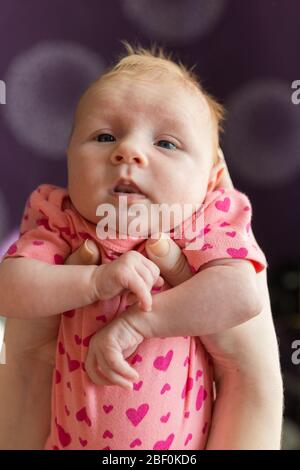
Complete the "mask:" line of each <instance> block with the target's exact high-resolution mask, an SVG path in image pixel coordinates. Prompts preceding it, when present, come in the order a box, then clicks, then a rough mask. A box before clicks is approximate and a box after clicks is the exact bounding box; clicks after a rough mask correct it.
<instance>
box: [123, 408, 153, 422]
mask: <svg viewBox="0 0 300 470" xmlns="http://www.w3.org/2000/svg"><path fill="white" fill-rule="evenodd" d="M148 411H149V405H148V404H147V403H143V404H142V405H140V406H139V407H138V409H137V410H136V409H134V408H129V409H128V410H126V416H127V418H128V419H129V420H130V421H131V423H132V424H133V426H137V425H138V424H139V423H140V422H141V421H142V419H144V417H145V416H146V414H147V413H148Z"/></svg>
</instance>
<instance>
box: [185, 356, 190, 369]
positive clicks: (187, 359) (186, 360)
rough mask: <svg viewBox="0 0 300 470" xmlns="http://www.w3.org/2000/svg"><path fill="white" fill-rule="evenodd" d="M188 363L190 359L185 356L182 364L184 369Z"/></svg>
mask: <svg viewBox="0 0 300 470" xmlns="http://www.w3.org/2000/svg"><path fill="white" fill-rule="evenodd" d="M189 363H190V358H189V356H186V358H185V360H184V363H183V365H184V367H185V366H186V365H187V364H189Z"/></svg>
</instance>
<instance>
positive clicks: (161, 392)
mask: <svg viewBox="0 0 300 470" xmlns="http://www.w3.org/2000/svg"><path fill="white" fill-rule="evenodd" d="M169 390H171V386H170V385H169V384H165V385H164V386H163V388H162V389H161V391H160V394H161V395H163V394H164V393H165V392H168V391H169Z"/></svg>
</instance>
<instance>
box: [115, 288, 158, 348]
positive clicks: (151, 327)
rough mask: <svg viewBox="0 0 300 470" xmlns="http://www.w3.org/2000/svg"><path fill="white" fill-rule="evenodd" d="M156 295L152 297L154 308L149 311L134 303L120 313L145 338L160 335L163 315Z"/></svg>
mask: <svg viewBox="0 0 300 470" xmlns="http://www.w3.org/2000/svg"><path fill="white" fill-rule="evenodd" d="M156 297H157V295H155V296H153V297H152V308H151V310H150V311H149V312H147V311H145V310H142V309H141V308H140V307H139V306H138V304H134V305H132V306H131V307H128V309H127V310H125V312H123V313H122V314H121V315H120V316H123V317H124V319H125V320H126V321H127V322H128V323H129V324H130V326H132V327H133V328H134V329H135V330H136V331H137V332H138V333H140V334H141V335H142V336H143V337H144V338H145V339H149V338H157V337H159V336H160V332H159V330H160V329H159V321H160V320H161V315H160V314H159V309H158V302H157V301H156V300H157V299H156Z"/></svg>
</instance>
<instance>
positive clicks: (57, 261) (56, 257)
mask: <svg viewBox="0 0 300 470" xmlns="http://www.w3.org/2000/svg"><path fill="white" fill-rule="evenodd" d="M64 262H65V260H64V259H63V257H62V256H61V255H54V263H55V264H64Z"/></svg>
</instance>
